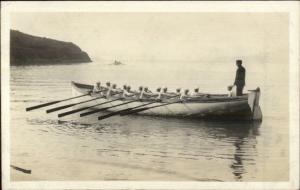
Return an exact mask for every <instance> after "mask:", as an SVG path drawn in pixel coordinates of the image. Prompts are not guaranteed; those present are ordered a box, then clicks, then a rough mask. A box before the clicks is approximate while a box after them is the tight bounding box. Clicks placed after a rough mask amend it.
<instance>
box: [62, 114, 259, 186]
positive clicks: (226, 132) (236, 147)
mask: <svg viewBox="0 0 300 190" xmlns="http://www.w3.org/2000/svg"><path fill="white" fill-rule="evenodd" d="M93 118H94V119H95V121H94V123H93V124H86V123H88V122H87V121H91V120H92V119H93ZM96 118H97V117H95V116H94V117H89V118H82V120H80V122H79V123H78V121H77V122H75V121H74V122H72V121H64V122H61V124H59V125H60V126H57V129H58V130H60V131H61V130H62V131H64V132H66V131H70V129H71V128H74V130H76V131H77V132H75V133H78V134H85V135H90V136H91V137H92V138H93V139H96V140H97V141H98V142H99V144H98V147H101V148H102V149H101V151H102V152H101V157H102V159H103V158H105V157H106V158H107V159H108V160H116V158H118V159H119V160H117V161H116V162H117V163H124V164H123V166H128V167H133V166H134V167H136V168H140V169H143V170H145V171H146V170H147V169H146V168H148V167H149V166H151V168H157V169H156V171H161V173H172V175H176V176H177V178H179V179H181V178H182V179H183V180H184V179H190V180H199V181H206V180H214V181H243V180H247V179H249V178H253V176H255V172H254V173H252V172H253V171H254V170H253V167H254V168H255V165H256V161H257V150H256V144H257V139H256V137H257V136H258V135H259V127H260V125H261V122H245V121H239V122H238V121H234V122H233V121H199V120H192V119H184V120H183V119H174V118H162V117H154V116H153V117H149V116H134V115H129V116H125V117H114V118H111V119H108V120H105V121H100V122H99V121H97V119H96ZM77 119H78V118H77ZM65 126H68V127H67V128H68V130H66V129H65V130H63V128H64V127H65ZM74 130H71V131H72V132H70V133H72V135H74V134H75V133H74ZM82 130H85V131H84V132H83V131H82ZM103 150H105V151H103ZM118 150H119V151H118ZM124 152H127V154H126V155H124ZM110 155H113V156H114V157H113V158H110ZM183 168H184V169H183ZM248 169H250V170H251V171H247V170H248ZM148 171H150V168H149V170H148ZM170 171H172V172H170ZM116 172H117V171H116ZM117 173H118V172H117ZM244 175H247V176H246V179H244V178H243V177H244ZM182 176H184V177H182ZM230 176H231V177H230ZM130 179H135V178H134V177H132V178H130ZM164 179H165V178H164ZM167 179H168V178H167ZM170 179H172V178H170ZM147 180H152V179H147ZM154 180H156V178H155V179H154Z"/></svg>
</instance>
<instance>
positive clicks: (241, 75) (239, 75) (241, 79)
mask: <svg viewBox="0 0 300 190" xmlns="http://www.w3.org/2000/svg"><path fill="white" fill-rule="evenodd" d="M236 66H237V67H238V69H237V70H236V75H235V81H234V85H235V86H236V95H237V96H242V95H243V89H244V86H245V78H246V69H245V68H244V67H243V66H242V60H236Z"/></svg>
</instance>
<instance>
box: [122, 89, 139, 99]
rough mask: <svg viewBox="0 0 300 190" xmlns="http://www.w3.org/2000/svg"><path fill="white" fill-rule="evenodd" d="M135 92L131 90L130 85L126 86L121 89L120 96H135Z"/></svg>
mask: <svg viewBox="0 0 300 190" xmlns="http://www.w3.org/2000/svg"><path fill="white" fill-rule="evenodd" d="M136 93H137V92H134V91H132V90H131V87H130V86H126V89H125V90H124V91H123V94H122V97H123V98H127V97H132V96H135V95H136Z"/></svg>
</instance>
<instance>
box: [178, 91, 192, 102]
mask: <svg viewBox="0 0 300 190" xmlns="http://www.w3.org/2000/svg"><path fill="white" fill-rule="evenodd" d="M189 96H190V95H189V89H186V90H184V93H182V94H181V96H180V98H179V99H180V100H184V99H186V98H187V97H189Z"/></svg>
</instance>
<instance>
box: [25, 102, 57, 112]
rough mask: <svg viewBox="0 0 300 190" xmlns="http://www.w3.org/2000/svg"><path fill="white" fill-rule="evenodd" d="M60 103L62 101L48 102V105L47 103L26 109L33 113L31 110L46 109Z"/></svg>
mask: <svg viewBox="0 0 300 190" xmlns="http://www.w3.org/2000/svg"><path fill="white" fill-rule="evenodd" d="M59 102H60V101H54V102H48V103H45V104H40V105H36V106H32V107H29V108H26V111H31V110H35V109H38V108H43V107H46V106H50V105H53V104H57V103H59Z"/></svg>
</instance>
